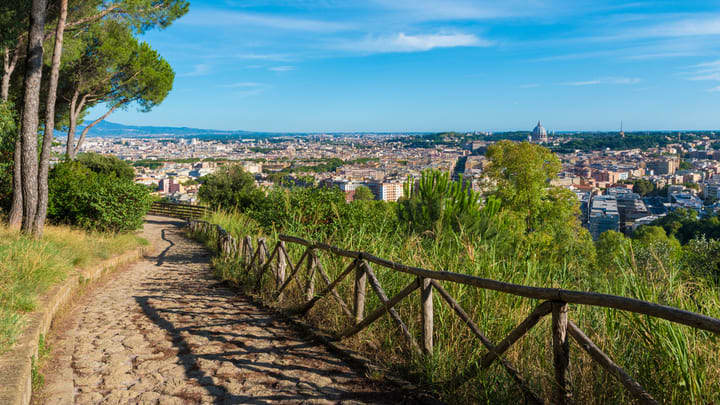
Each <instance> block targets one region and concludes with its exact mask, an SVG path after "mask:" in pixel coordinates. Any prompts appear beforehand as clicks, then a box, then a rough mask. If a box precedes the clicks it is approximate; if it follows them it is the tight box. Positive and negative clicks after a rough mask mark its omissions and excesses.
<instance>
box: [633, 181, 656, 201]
mask: <svg viewBox="0 0 720 405" xmlns="http://www.w3.org/2000/svg"><path fill="white" fill-rule="evenodd" d="M653 191H655V184H654V183H653V182H651V181H650V180H648V179H637V180H635V181H634V182H633V193H637V194H640V195H641V196H643V197H644V196H646V195H648V194H650V193H652V192H653Z"/></svg>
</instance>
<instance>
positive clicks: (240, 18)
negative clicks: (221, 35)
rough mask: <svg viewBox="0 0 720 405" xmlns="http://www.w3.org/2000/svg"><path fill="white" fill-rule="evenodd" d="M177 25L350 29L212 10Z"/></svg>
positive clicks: (194, 14) (306, 20) (307, 20)
mask: <svg viewBox="0 0 720 405" xmlns="http://www.w3.org/2000/svg"><path fill="white" fill-rule="evenodd" d="M179 24H186V25H194V26H203V27H218V26H234V27H245V26H254V27H264V28H273V29H278V30H291V31H310V32H337V31H343V30H347V29H350V28H352V27H351V25H350V24H347V23H343V22H336V21H325V20H319V19H310V18H296V17H287V16H282V15H269V14H260V13H246V12H237V11H226V10H222V11H220V10H213V9H201V10H198V11H193V12H192V13H190V14H188V15H187V16H186V17H184V18H182V19H181V20H180V21H179Z"/></svg>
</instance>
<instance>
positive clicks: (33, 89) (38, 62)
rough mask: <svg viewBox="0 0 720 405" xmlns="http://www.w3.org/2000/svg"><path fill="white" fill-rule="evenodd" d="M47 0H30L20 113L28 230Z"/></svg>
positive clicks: (29, 226)
mask: <svg viewBox="0 0 720 405" xmlns="http://www.w3.org/2000/svg"><path fill="white" fill-rule="evenodd" d="M46 9H47V0H33V2H32V11H31V13H30V29H29V35H28V50H27V58H26V62H25V63H26V69H25V85H24V87H25V91H24V101H23V112H22V132H21V134H22V165H21V167H22V195H23V223H22V230H23V231H25V232H31V231H32V229H33V221H34V220H35V212H36V210H37V193H38V188H37V176H38V156H37V132H38V125H39V121H40V119H39V118H40V117H39V113H40V82H41V80H42V65H43V37H44V33H45V32H44V31H45V13H46V11H47V10H46Z"/></svg>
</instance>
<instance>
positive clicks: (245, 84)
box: [218, 82, 265, 89]
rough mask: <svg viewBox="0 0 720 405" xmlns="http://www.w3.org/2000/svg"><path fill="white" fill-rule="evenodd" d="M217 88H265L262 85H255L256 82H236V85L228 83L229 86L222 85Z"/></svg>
mask: <svg viewBox="0 0 720 405" xmlns="http://www.w3.org/2000/svg"><path fill="white" fill-rule="evenodd" d="M218 87H224V88H226V89H236V88H253V87H255V88H257V87H265V84H264V83H257V82H236V83H230V84H222V85H220V86H218Z"/></svg>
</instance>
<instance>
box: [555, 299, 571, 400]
mask: <svg viewBox="0 0 720 405" xmlns="http://www.w3.org/2000/svg"><path fill="white" fill-rule="evenodd" d="M567 311H568V307H567V303H566V302H560V301H556V302H553V303H552V342H553V366H554V368H555V388H554V390H553V397H554V398H553V403H555V404H559V405H565V404H569V403H571V401H572V397H571V394H570V389H569V386H568V385H569V384H568V376H567V370H568V366H569V365H570V344H569V343H570V342H569V341H568V336H567V325H568V319H567Z"/></svg>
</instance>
